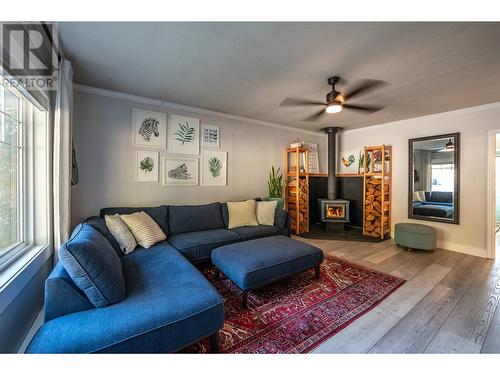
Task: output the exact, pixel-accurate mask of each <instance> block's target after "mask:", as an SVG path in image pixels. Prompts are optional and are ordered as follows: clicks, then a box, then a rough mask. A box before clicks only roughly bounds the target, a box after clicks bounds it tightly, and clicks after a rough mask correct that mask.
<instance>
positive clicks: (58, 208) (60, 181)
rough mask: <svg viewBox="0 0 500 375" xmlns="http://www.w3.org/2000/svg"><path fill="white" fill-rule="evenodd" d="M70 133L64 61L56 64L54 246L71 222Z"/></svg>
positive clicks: (69, 71)
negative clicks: (57, 67) (57, 73)
mask: <svg viewBox="0 0 500 375" xmlns="http://www.w3.org/2000/svg"><path fill="white" fill-rule="evenodd" d="M72 133H73V68H72V67H71V63H70V62H69V61H67V60H64V59H63V60H62V61H61V63H60V65H59V75H58V80H57V92H56V99H55V106H54V133H53V134H54V137H53V139H54V144H53V164H52V167H53V182H52V183H53V202H54V203H53V206H54V220H53V224H54V225H53V228H54V249H55V250H56V251H57V249H59V246H61V244H62V243H64V242H65V241H66V240H67V239H68V237H69V230H70V225H71V173H72Z"/></svg>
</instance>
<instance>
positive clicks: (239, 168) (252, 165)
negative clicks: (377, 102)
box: [72, 87, 326, 225]
mask: <svg viewBox="0 0 500 375" xmlns="http://www.w3.org/2000/svg"><path fill="white" fill-rule="evenodd" d="M79 90H80V91H79ZM83 91H87V92H83ZM102 94H105V95H102ZM132 108H145V109H151V110H155V111H162V112H166V113H177V114H185V115H189V116H193V117H197V118H200V119H201V122H206V123H209V124H212V125H219V126H220V129H221V141H220V142H221V143H220V149H221V150H222V151H227V153H228V168H227V170H228V173H227V186H225V187H201V186H189V187H164V186H161V182H157V183H136V182H134V178H135V177H134V176H135V150H136V148H134V147H132ZM180 108H181V109H182V110H181V109H180ZM188 109H189V108H187V107H185V106H177V105H168V104H164V105H162V103H160V102H159V101H154V100H147V99H145V98H138V97H133V96H131V95H121V94H118V93H113V92H106V91H104V90H93V89H88V88H81V87H80V88H78V87H77V90H76V91H75V95H74V139H75V148H76V153H77V161H78V167H79V172H80V182H79V184H78V185H76V186H74V187H73V188H72V222H73V225H76V224H77V223H78V222H79V221H80V220H82V219H83V218H85V217H87V216H90V215H97V214H98V213H99V209H100V208H102V207H106V206H141V205H144V206H153V205H160V204H199V203H209V202H214V201H227V200H236V199H246V198H253V197H263V196H266V195H267V177H268V173H269V170H270V168H271V166H272V165H274V166H281V167H282V169H283V166H284V161H285V159H284V158H285V148H286V146H287V144H289V143H290V142H291V141H293V140H294V139H295V138H296V137H299V138H300V139H301V140H303V141H307V142H314V143H318V145H319V147H318V148H319V161H320V172H322V173H323V172H326V164H325V163H326V149H325V136H324V135H323V134H321V133H317V134H316V133H311V132H301V131H296V130H293V129H291V128H286V127H279V126H278V127H273V126H272V124H268V125H269V126H266V125H265V124H263V123H261V122H258V121H253V120H248V121H247V120H245V119H241V118H236V117H235V116H227V115H224V114H216V113H213V112H210V111H205V110H197V109H192V110H191V111H189V110H188ZM137 149H138V148H137ZM166 155H167V151H166V150H165V151H162V152H161V154H160V158H161V157H163V156H166Z"/></svg>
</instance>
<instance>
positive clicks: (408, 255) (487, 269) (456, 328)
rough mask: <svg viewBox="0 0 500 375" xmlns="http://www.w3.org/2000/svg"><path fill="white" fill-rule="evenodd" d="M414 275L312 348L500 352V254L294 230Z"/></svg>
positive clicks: (350, 256) (328, 247)
mask: <svg viewBox="0 0 500 375" xmlns="http://www.w3.org/2000/svg"><path fill="white" fill-rule="evenodd" d="M294 238H296V239H298V240H301V241H305V242H308V243H311V244H313V245H316V246H318V247H320V248H322V249H323V251H324V252H325V254H331V255H334V256H337V257H339V258H343V259H346V260H348V261H351V262H354V263H358V264H361V265H364V266H366V267H369V268H372V269H376V270H379V271H381V272H386V273H390V274H391V275H395V276H399V277H402V278H404V279H406V280H407V282H406V283H405V285H403V286H402V287H401V288H399V289H398V290H397V291H396V292H395V293H393V294H392V295H391V296H389V297H388V298H387V299H386V300H385V301H383V302H382V303H381V304H380V305H378V306H377V307H376V308H375V309H373V310H372V311H370V312H369V313H367V314H365V315H364V316H362V317H361V318H359V319H358V320H356V321H355V322H353V323H352V324H351V325H349V326H348V327H347V328H345V329H344V330H342V331H340V332H339V333H338V334H337V335H335V336H334V337H332V338H331V339H329V340H327V341H325V342H324V343H323V344H322V345H320V346H319V347H318V348H316V349H315V350H314V351H313V353H500V307H499V304H500V262H495V261H493V260H489V259H483V258H478V257H473V256H470V255H465V254H459V253H455V252H451V251H447V250H443V249H437V250H434V251H432V252H427V251H413V252H408V251H406V249H404V248H402V247H399V246H397V245H396V244H395V243H394V241H393V240H387V241H384V242H380V243H367V242H345V241H331V240H311V239H303V238H300V237H294Z"/></svg>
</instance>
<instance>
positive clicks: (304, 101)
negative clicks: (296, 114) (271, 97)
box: [280, 98, 325, 107]
mask: <svg viewBox="0 0 500 375" xmlns="http://www.w3.org/2000/svg"><path fill="white" fill-rule="evenodd" d="M297 105H325V103H324V102H318V101H315V100H308V99H299V98H286V99H285V100H283V101H282V102H281V104H280V107H290V106H297Z"/></svg>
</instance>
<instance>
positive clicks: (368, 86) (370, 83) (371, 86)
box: [343, 79, 388, 100]
mask: <svg viewBox="0 0 500 375" xmlns="http://www.w3.org/2000/svg"><path fill="white" fill-rule="evenodd" d="M387 85H388V83H387V82H385V81H379V80H376V79H364V80H362V81H360V82H359V83H358V84H357V85H356V86H355V87H354V88H352V89H351V90H349V91H348V92H347V93H346V94H345V95H343V97H344V100H348V99H352V98H354V97H356V96H360V95H364V94H368V93H369V92H370V91H373V90H377V89H379V88H382V87H384V86H387Z"/></svg>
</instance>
